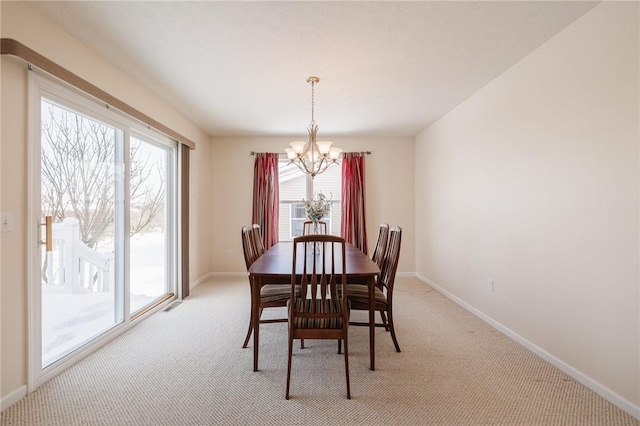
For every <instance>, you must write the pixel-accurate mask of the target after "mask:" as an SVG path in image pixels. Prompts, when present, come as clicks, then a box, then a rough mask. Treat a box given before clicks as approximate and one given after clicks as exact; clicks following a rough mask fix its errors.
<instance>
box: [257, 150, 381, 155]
mask: <svg viewBox="0 0 640 426" xmlns="http://www.w3.org/2000/svg"><path fill="white" fill-rule="evenodd" d="M353 152H355V153H359V154H364V155H371V151H353ZM346 153H348V152H345V154H346ZM256 154H259V153H258V152H256V151H250V152H249V155H256Z"/></svg>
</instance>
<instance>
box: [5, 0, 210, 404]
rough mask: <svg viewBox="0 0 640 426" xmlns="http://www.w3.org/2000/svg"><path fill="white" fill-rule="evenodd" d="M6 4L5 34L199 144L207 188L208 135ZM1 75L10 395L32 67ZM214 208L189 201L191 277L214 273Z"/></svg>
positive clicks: (22, 322) (19, 347)
mask: <svg viewBox="0 0 640 426" xmlns="http://www.w3.org/2000/svg"><path fill="white" fill-rule="evenodd" d="M0 7H1V18H2V25H1V35H2V37H3V38H14V39H16V40H18V41H19V42H21V43H23V44H25V45H26V46H28V47H30V48H32V49H34V50H35V51H37V52H38V53H40V54H42V55H44V56H46V57H48V58H49V59H51V60H53V61H54V62H56V63H58V64H59V65H61V66H63V67H65V68H67V69H68V70H70V71H71V72H74V73H76V74H77V75H79V76H81V77H82V78H84V79H86V80H88V81H89V82H91V83H92V84H94V85H96V86H98V87H99V88H101V89H103V90H105V91H107V92H109V93H111V94H112V95H114V96H116V97H118V98H120V99H121V100H122V101H124V102H125V103H127V104H129V105H131V106H133V107H134V108H137V109H138V110H140V111H142V112H143V113H145V114H147V115H149V116H150V117H152V118H154V119H156V120H157V121H159V122H161V123H164V124H166V125H167V126H168V127H171V128H173V129H174V130H175V131H177V132H178V133H181V134H183V135H185V136H186V137H187V138H189V139H191V140H193V141H194V142H196V144H197V148H196V150H195V151H193V152H192V159H193V161H192V166H193V167H192V173H191V181H192V183H193V187H194V191H198V192H199V193H208V192H209V182H210V181H209V176H210V174H209V169H210V167H209V164H208V161H209V158H210V157H209V148H208V145H209V140H208V138H207V137H206V136H205V134H204V133H203V132H202V131H201V130H199V129H198V128H197V127H196V126H194V125H193V124H192V123H190V122H189V121H188V120H187V119H186V118H184V117H182V116H181V115H180V113H179V112H177V111H175V110H172V109H171V107H170V106H168V105H166V104H164V103H163V102H162V101H160V100H159V99H157V98H155V97H154V96H152V95H151V94H149V93H148V92H146V91H145V90H144V89H142V88H141V87H140V86H139V85H138V84H136V83H135V82H134V81H132V80H131V79H129V78H127V77H126V76H125V75H124V74H122V73H121V72H119V71H118V70H116V69H115V68H114V67H113V66H111V65H109V64H108V63H106V62H105V61H104V60H102V59H101V58H100V57H99V56H97V55H95V54H94V53H93V52H91V51H89V50H87V49H86V48H85V47H84V46H82V45H81V44H79V43H78V42H76V41H75V40H74V39H72V38H71V37H70V36H69V35H68V34H66V33H64V32H62V31H61V30H60V29H59V28H57V27H56V26H54V25H53V24H52V23H51V22H49V21H46V20H44V19H43V18H42V17H41V16H40V15H39V14H37V13H36V12H35V11H34V10H33V9H31V7H29V6H28V5H27V4H26V3H22V2H1V3H0ZM1 72H2V74H1V84H2V93H1V101H2V117H1V120H2V121H1V140H0V159H1V165H0V173H1V175H0V178H1V187H0V188H1V189H0V195H1V197H0V209H1V210H2V211H3V212H12V213H13V215H14V231H13V232H6V233H2V234H0V250H1V254H2V263H1V271H0V272H1V274H0V277H1V293H0V295H1V299H0V303H1V306H0V307H1V317H0V320H1V329H0V332H1V334H0V344H1V348H0V355H1V358H0V381H1V384H0V396H1V397H2V398H6V397H7V395H9V394H11V393H13V392H16V391H17V390H18V389H19V388H20V387H21V386H23V385H25V384H26V383H27V282H26V274H27V272H26V268H27V266H26V262H27V259H26V255H27V247H26V235H27V231H26V224H25V215H26V208H27V163H28V159H27V102H26V101H27V70H26V65H25V64H24V63H23V62H21V61H19V60H17V59H16V58H13V57H8V56H5V55H3V56H2V58H1ZM209 209H210V202H209V199H208V198H207V197H195V196H193V197H192V198H191V215H190V216H191V224H192V226H191V235H192V236H193V237H192V240H191V244H190V250H191V252H192V253H194V256H193V257H192V261H191V264H190V277H191V280H192V281H193V280H196V279H198V278H199V277H202V276H204V275H206V274H207V273H208V272H209V271H210V270H211V265H210V259H209V256H208V253H209V251H210V248H209V244H210V239H209V238H207V236H208V235H210V232H211V229H210V222H209ZM200 236H202V237H201V238H200Z"/></svg>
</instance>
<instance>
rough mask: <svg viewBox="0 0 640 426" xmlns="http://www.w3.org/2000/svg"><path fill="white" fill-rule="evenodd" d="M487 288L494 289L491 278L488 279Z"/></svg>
mask: <svg viewBox="0 0 640 426" xmlns="http://www.w3.org/2000/svg"><path fill="white" fill-rule="evenodd" d="M487 290H489V291H491V292H492V291H493V280H491V279H490V280H488V281H487Z"/></svg>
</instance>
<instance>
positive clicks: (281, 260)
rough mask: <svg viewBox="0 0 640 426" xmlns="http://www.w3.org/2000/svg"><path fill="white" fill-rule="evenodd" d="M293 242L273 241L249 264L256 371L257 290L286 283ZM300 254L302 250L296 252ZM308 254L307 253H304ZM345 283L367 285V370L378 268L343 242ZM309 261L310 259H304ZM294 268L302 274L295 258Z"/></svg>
mask: <svg viewBox="0 0 640 426" xmlns="http://www.w3.org/2000/svg"><path fill="white" fill-rule="evenodd" d="M292 256H293V242H281V243H277V244H275V245H274V246H272V247H271V248H269V250H267V251H266V252H265V253H264V254H263V255H262V256H260V257H259V258H258V259H257V260H256V261H255V262H253V264H252V265H251V266H250V267H249V277H250V280H249V281H250V283H251V301H252V303H251V322H252V324H253V370H254V371H258V330H259V329H260V327H259V320H260V312H259V311H260V310H259V300H260V289H261V288H262V286H263V285H265V284H269V283H278V284H282V283H290V282H291V268H292V265H293V258H292ZM298 256H304V250H300V251H299V252H298ZM307 256H309V254H307ZM345 256H346V269H347V270H346V275H347V282H348V283H349V284H351V283H358V284H364V285H367V286H368V288H369V359H370V367H369V368H370V369H371V370H375V329H376V326H375V300H374V288H375V285H376V281H375V277H376V275H378V274H379V273H380V268H379V267H378V265H377V264H376V263H375V262H373V261H372V260H371V259H370V258H369V256H367V255H366V254H364V253H363V252H362V251H361V250H360V249H359V248H357V247H356V246H354V245H352V244H349V243H347V244H346V245H345ZM308 260H310V258H309V259H308ZM297 265H298V270H297V271H296V273H299V274H301V273H302V267H303V262H302V261H301V260H300V259H299V260H298V261H297ZM336 273H342V259H339V258H336Z"/></svg>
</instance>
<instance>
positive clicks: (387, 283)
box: [378, 226, 402, 298]
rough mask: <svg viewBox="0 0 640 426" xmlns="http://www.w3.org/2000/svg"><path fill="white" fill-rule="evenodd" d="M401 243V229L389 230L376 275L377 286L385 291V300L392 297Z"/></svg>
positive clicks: (396, 227) (393, 228) (397, 227)
mask: <svg viewBox="0 0 640 426" xmlns="http://www.w3.org/2000/svg"><path fill="white" fill-rule="evenodd" d="M401 242H402V228H400V227H399V226H394V227H392V228H391V229H390V230H389V242H388V243H387V249H386V250H385V254H384V258H383V260H382V267H381V268H380V275H378V284H381V285H382V286H383V287H385V288H386V289H387V298H391V297H392V293H393V283H394V282H395V279H396V271H397V269H398V259H400V243H401Z"/></svg>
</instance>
